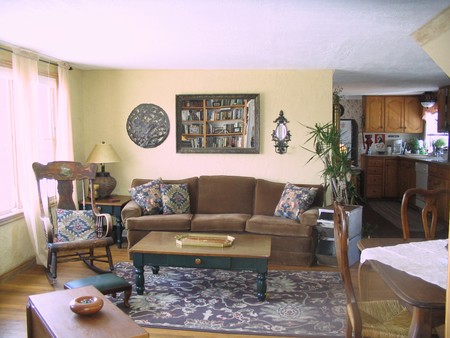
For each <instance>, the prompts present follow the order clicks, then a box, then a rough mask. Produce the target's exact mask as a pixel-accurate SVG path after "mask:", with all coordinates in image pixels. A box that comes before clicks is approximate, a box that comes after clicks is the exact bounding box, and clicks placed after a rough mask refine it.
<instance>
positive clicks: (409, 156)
mask: <svg viewBox="0 0 450 338" xmlns="http://www.w3.org/2000/svg"><path fill="white" fill-rule="evenodd" d="M362 155H363V156H368V157H389V158H399V159H400V158H402V159H408V160H412V161H420V162H427V163H439V164H442V165H449V166H450V162H448V161H447V159H446V158H442V157H435V156H430V155H419V154H405V155H400V154H392V155H388V154H362Z"/></svg>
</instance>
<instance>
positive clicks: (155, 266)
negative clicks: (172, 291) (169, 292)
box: [151, 265, 159, 275]
mask: <svg viewBox="0 0 450 338" xmlns="http://www.w3.org/2000/svg"><path fill="white" fill-rule="evenodd" d="M151 269H152V272H153V274H154V275H157V274H158V272H159V266H157V265H152V266H151Z"/></svg>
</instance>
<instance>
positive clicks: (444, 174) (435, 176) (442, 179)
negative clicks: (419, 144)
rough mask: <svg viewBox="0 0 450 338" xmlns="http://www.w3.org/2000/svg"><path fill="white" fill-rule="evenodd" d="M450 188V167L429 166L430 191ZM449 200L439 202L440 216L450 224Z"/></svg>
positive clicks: (443, 165)
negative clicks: (449, 213)
mask: <svg viewBox="0 0 450 338" xmlns="http://www.w3.org/2000/svg"><path fill="white" fill-rule="evenodd" d="M449 188H450V166H448V165H445V164H438V163H430V165H429V166H428V189H449ZM448 203H449V198H448V196H445V197H443V198H440V199H439V200H438V204H437V207H438V216H439V219H444V220H445V221H446V222H448V219H449V215H448V212H449V207H448Z"/></svg>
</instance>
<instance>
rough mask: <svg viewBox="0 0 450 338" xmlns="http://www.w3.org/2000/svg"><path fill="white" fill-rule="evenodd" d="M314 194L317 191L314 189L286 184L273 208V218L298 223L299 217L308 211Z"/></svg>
mask: <svg viewBox="0 0 450 338" xmlns="http://www.w3.org/2000/svg"><path fill="white" fill-rule="evenodd" d="M316 194H317V190H316V189H314V188H305V187H298V186H296V185H294V184H291V183H287V184H286V186H285V187H284V191H283V193H282V194H281V198H280V201H279V202H278V205H277V207H276V208H275V212H274V216H277V217H283V218H289V219H293V220H296V221H300V215H301V214H302V213H303V212H305V211H306V210H308V209H309V207H310V206H311V205H312V203H313V201H314V198H315V197H316Z"/></svg>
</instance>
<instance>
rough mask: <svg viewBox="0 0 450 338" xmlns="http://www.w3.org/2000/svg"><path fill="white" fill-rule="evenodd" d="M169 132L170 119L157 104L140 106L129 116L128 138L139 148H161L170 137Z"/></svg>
mask: <svg viewBox="0 0 450 338" xmlns="http://www.w3.org/2000/svg"><path fill="white" fill-rule="evenodd" d="M169 130H170V122H169V117H168V116H167V114H166V112H165V111H164V110H163V109H162V108H161V107H159V106H157V105H156V104H152V103H143V104H140V105H139V106H137V107H136V108H134V109H133V111H132V112H131V113H130V115H129V116H128V120H127V132H128V136H129V137H130V139H131V140H132V141H133V142H134V143H136V144H137V145H138V146H139V147H142V148H155V147H157V146H159V145H160V144H161V143H163V142H164V141H165V139H166V138H167V136H168V135H169Z"/></svg>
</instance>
